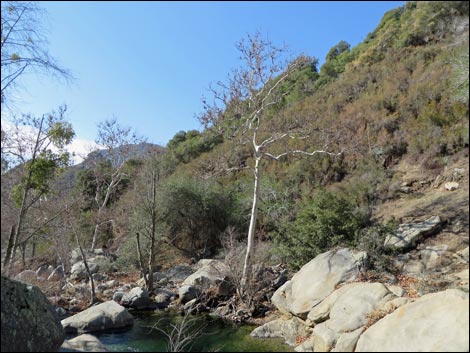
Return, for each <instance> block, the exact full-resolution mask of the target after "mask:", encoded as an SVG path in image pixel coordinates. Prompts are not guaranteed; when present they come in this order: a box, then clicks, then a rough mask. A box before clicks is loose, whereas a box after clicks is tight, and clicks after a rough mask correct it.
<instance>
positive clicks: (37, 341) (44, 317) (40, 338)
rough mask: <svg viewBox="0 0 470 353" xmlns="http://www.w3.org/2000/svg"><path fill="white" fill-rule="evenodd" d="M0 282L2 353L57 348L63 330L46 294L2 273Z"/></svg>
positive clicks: (61, 340)
mask: <svg viewBox="0 0 470 353" xmlns="http://www.w3.org/2000/svg"><path fill="white" fill-rule="evenodd" d="M33 272H34V271H33ZM1 281H2V285H1V346H2V352H3V351H5V352H7V351H9V352H54V351H57V350H58V349H59V347H60V345H61V344H62V342H63V341H64V330H63V328H62V325H61V324H60V320H59V317H58V316H57V313H56V312H55V310H54V307H53V306H52V304H51V303H50V302H49V301H48V300H47V298H46V296H45V295H44V294H43V293H42V292H41V291H40V290H39V288H37V287H35V286H32V285H30V284H26V283H22V282H18V281H15V280H12V279H9V278H6V277H3V276H2V277H1Z"/></svg>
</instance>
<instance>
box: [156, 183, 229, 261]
mask: <svg viewBox="0 0 470 353" xmlns="http://www.w3.org/2000/svg"><path fill="white" fill-rule="evenodd" d="M158 198H159V202H161V206H160V207H159V212H160V217H159V219H160V220H162V221H163V222H164V224H165V226H166V230H167V235H168V238H170V240H171V242H172V243H173V244H175V245H176V246H177V247H178V248H180V249H183V250H185V251H188V252H189V253H191V255H193V256H196V257H204V256H210V255H211V254H213V253H214V251H215V250H216V248H217V247H218V246H219V245H220V238H219V236H220V234H221V233H222V232H223V231H224V230H225V228H226V227H227V226H228V225H230V224H231V222H232V209H233V207H234V201H233V198H232V196H231V195H230V194H228V193H226V192H225V190H224V189H222V188H221V187H220V186H218V185H217V184H215V183H213V182H210V181H201V180H197V179H195V178H190V177H185V176H183V177H172V178H170V179H169V180H167V181H166V182H165V183H164V185H163V186H162V191H161V194H160V195H159V197H158Z"/></svg>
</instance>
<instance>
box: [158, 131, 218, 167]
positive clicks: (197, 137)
mask: <svg viewBox="0 0 470 353" xmlns="http://www.w3.org/2000/svg"><path fill="white" fill-rule="evenodd" d="M221 142H223V137H222V136H221V135H217V134H212V133H210V131H206V132H204V133H200V132H199V131H197V130H189V131H187V132H185V131H180V132H178V133H176V135H175V136H174V137H173V138H172V139H171V140H170V141H169V142H168V145H167V147H168V149H169V150H170V151H171V153H172V155H173V157H174V158H175V160H176V162H177V163H188V162H190V161H191V160H193V159H195V158H197V157H198V156H199V155H201V154H202V153H204V152H208V151H211V150H212V149H213V148H214V147H215V146H217V145H218V144H219V143H221Z"/></svg>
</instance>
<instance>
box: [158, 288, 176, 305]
mask: <svg viewBox="0 0 470 353" xmlns="http://www.w3.org/2000/svg"><path fill="white" fill-rule="evenodd" d="M154 292H155V297H154V298H153V300H154V302H155V305H156V306H157V308H158V309H166V308H167V307H168V306H169V305H170V303H171V302H172V301H173V300H174V299H175V298H176V297H177V294H176V293H173V292H170V291H169V290H166V289H160V288H158V289H155V291H154Z"/></svg>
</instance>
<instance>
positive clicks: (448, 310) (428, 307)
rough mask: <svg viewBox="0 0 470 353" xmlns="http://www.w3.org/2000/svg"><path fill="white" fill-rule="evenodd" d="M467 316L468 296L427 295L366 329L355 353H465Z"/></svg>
mask: <svg viewBox="0 0 470 353" xmlns="http://www.w3.org/2000/svg"><path fill="white" fill-rule="evenodd" d="M468 312H469V297H468V293H465V292H463V291H460V290H456V289H448V290H446V291H443V292H437V293H431V294H426V295H424V296H422V297H421V298H419V299H417V300H416V301H415V302H413V303H409V304H406V305H403V306H401V307H400V308H398V309H397V310H395V311H394V312H393V313H391V314H389V315H387V316H385V317H384V318H382V319H381V320H379V321H378V322H376V323H375V324H374V325H372V326H371V327H370V328H369V329H367V330H366V331H365V332H364V333H363V334H362V335H361V337H360V338H359V341H358V342H357V347H356V352H378V351H380V352H403V351H407V352H438V351H441V352H444V351H445V352H468V351H469V336H468V328H469V317H468Z"/></svg>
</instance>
